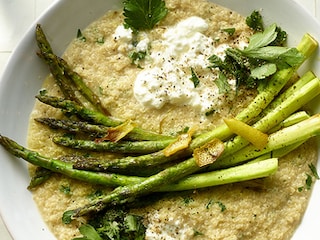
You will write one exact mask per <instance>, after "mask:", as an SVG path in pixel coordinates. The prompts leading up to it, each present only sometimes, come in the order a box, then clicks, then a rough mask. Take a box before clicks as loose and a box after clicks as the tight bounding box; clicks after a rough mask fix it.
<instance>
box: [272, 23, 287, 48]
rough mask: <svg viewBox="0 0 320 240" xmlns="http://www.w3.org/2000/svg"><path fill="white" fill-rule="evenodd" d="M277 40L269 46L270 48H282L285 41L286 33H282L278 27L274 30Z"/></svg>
mask: <svg viewBox="0 0 320 240" xmlns="http://www.w3.org/2000/svg"><path fill="white" fill-rule="evenodd" d="M276 32H277V38H276V39H275V40H274V41H273V42H272V43H271V44H270V45H271V46H283V45H284V44H285V43H286V41H287V36H288V34H287V32H286V31H283V30H282V29H281V28H280V27H278V26H277V28H276Z"/></svg>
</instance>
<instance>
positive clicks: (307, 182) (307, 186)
mask: <svg viewBox="0 0 320 240" xmlns="http://www.w3.org/2000/svg"><path fill="white" fill-rule="evenodd" d="M311 186H312V177H311V175H310V174H307V178H306V189H307V190H310V189H311Z"/></svg>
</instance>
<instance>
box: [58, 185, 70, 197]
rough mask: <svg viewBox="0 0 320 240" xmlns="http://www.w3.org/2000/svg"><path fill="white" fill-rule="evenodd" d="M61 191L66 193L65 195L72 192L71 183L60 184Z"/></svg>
mask: <svg viewBox="0 0 320 240" xmlns="http://www.w3.org/2000/svg"><path fill="white" fill-rule="evenodd" d="M60 192H62V193H64V194H65V195H70V194H71V188H70V186H69V185H61V186H60Z"/></svg>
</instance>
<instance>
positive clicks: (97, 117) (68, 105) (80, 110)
mask: <svg viewBox="0 0 320 240" xmlns="http://www.w3.org/2000/svg"><path fill="white" fill-rule="evenodd" d="M36 98H37V99H38V100H39V101H40V102H43V103H45V104H48V105H50V106H52V107H55V108H60V109H62V110H63V111H65V112H67V113H70V114H74V115H77V116H79V117H80V118H81V119H84V120H86V121H89V122H92V123H95V124H101V125H104V126H107V127H115V126H118V125H120V124H121V123H122V121H120V120H117V119H114V118H112V117H109V116H106V115H104V114H102V113H100V112H97V111H94V110H90V109H88V108H85V107H83V106H81V105H79V104H77V103H75V102H74V101H70V100H66V99H64V98H59V97H54V96H47V95H43V94H39V95H37V96H36ZM128 137H130V138H131V139H134V140H151V141H152V140H172V139H174V137H172V136H166V135H161V134H158V133H154V132H151V131H146V130H143V129H141V128H138V127H136V128H134V129H133V130H132V131H131V132H130V133H129V134H128Z"/></svg>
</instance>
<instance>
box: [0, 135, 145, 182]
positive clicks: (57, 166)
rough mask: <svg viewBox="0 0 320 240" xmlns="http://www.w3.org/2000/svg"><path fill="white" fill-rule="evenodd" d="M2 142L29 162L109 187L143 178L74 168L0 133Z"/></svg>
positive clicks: (6, 147) (0, 141) (8, 149)
mask: <svg viewBox="0 0 320 240" xmlns="http://www.w3.org/2000/svg"><path fill="white" fill-rule="evenodd" d="M0 144H1V145H2V146H3V147H4V148H5V149H6V150H7V151H8V152H10V153H11V154H13V155H14V156H16V157H19V158H23V159H24V160H26V161H28V162H29V163H31V164H33V165H36V166H39V167H43V168H46V169H48V170H51V171H52V172H56V173H61V174H63V175H65V176H68V177H70V178H73V179H78V180H82V181H86V182H88V183H92V184H101V185H105V186H109V187H114V186H121V185H126V184H133V183H138V182H141V180H143V178H140V177H134V176H130V177H129V176H123V175H120V174H113V173H95V172H89V171H81V170H76V169H73V167H72V163H70V162H64V161H62V160H59V159H53V158H48V157H46V156H42V155H41V154H39V153H38V152H35V151H32V150H29V149H27V148H25V147H23V146H21V145H19V144H18V143H16V142H14V141H13V140H11V139H9V138H7V137H5V136H2V135H0Z"/></svg>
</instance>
